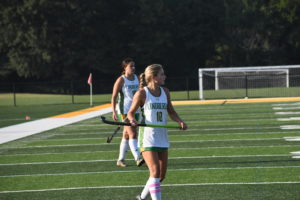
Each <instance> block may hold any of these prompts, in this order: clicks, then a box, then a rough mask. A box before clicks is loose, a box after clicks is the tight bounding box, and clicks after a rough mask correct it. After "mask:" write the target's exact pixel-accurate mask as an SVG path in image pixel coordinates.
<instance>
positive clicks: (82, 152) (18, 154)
mask: <svg viewBox="0 0 300 200" xmlns="http://www.w3.org/2000/svg"><path fill="white" fill-rule="evenodd" d="M171 143H172V142H171ZM280 146H282V147H293V146H299V145H280ZM280 146H274V145H271V146H247V148H258V147H263V148H264V147H280ZM20 148H23V149H26V148H31V147H20ZM215 148H227V147H200V148H172V147H171V148H170V149H171V150H178V149H180V150H184V149H195V150H196V149H215ZM229 148H235V146H231V147H229ZM236 148H241V146H238V147H236ZM7 149H14V148H7ZM114 152H119V151H118V150H114V151H81V152H62V153H57V152H56V153H47V152H46V153H25V154H23V153H17V154H4V155H0V158H1V157H2V156H4V157H11V156H20V155H23V156H31V155H60V154H86V153H114Z"/></svg>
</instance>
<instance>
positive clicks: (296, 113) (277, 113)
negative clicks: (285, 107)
mask: <svg viewBox="0 0 300 200" xmlns="http://www.w3.org/2000/svg"><path fill="white" fill-rule="evenodd" d="M275 114H276V115H300V112H275Z"/></svg>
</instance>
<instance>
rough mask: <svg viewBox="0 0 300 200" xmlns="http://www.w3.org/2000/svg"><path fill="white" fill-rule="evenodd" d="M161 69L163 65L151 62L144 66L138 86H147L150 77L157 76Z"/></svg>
mask: <svg viewBox="0 0 300 200" xmlns="http://www.w3.org/2000/svg"><path fill="white" fill-rule="evenodd" d="M162 69H163V67H162V65H160V64H152V65H149V66H148V67H146V69H145V72H144V73H142V74H141V75H140V88H143V87H145V86H147V84H148V83H149V82H150V81H151V79H152V78H153V77H155V76H157V74H158V72H159V71H160V70H162Z"/></svg>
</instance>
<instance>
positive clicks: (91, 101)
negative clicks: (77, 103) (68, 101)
mask: <svg viewBox="0 0 300 200" xmlns="http://www.w3.org/2000/svg"><path fill="white" fill-rule="evenodd" d="M90 106H93V84H90Z"/></svg>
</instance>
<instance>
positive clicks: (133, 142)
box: [129, 139, 140, 160]
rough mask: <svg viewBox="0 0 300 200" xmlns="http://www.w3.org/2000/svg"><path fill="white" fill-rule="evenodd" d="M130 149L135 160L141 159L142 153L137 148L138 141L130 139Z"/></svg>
mask: <svg viewBox="0 0 300 200" xmlns="http://www.w3.org/2000/svg"><path fill="white" fill-rule="evenodd" d="M129 147H130V150H131V153H132V155H133V157H134V159H135V160H139V159H140V151H139V149H138V146H137V139H129Z"/></svg>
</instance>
